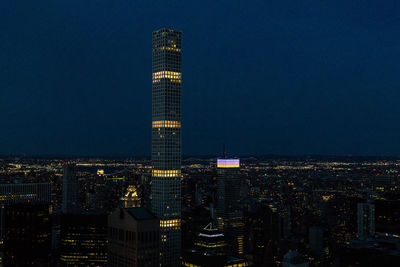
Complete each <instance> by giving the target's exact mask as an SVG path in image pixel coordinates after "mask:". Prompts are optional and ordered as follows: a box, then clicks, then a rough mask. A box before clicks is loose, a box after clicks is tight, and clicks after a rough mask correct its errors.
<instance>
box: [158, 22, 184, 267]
mask: <svg viewBox="0 0 400 267" xmlns="http://www.w3.org/2000/svg"><path fill="white" fill-rule="evenodd" d="M181 34H182V33H181V32H179V31H175V30H170V29H161V30H158V31H155V32H153V80H152V83H153V87H152V101H153V105H152V117H153V121H152V165H153V170H152V185H151V195H152V202H151V206H152V211H153V213H154V214H155V215H156V216H157V217H158V218H159V219H160V227H161V230H160V235H161V244H160V256H161V262H160V264H161V266H179V264H180V260H179V257H180V249H181V81H182V75H181V49H182V47H181Z"/></svg>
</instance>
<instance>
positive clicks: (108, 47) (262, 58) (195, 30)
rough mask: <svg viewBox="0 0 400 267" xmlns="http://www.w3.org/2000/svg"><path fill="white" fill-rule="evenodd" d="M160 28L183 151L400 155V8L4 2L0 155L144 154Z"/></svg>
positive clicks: (338, 2)
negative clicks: (176, 69) (173, 36)
mask: <svg viewBox="0 0 400 267" xmlns="http://www.w3.org/2000/svg"><path fill="white" fill-rule="evenodd" d="M250 3H251V4H250ZM164 27H171V28H173V29H177V30H182V31H183V36H182V38H183V40H182V43H183V49H182V51H183V62H182V64H183V73H182V76H183V84H182V86H183V87H182V94H183V97H182V106H183V126H182V138H183V140H182V141H183V143H182V148H183V154H184V155H212V154H214V155H215V154H220V153H221V150H222V144H223V143H225V144H226V146H227V151H228V152H229V154H231V155H304V154H320V155H399V154H400V152H399V151H400V123H399V117H400V90H399V89H400V64H399V63H400V62H399V59H400V1H398V0H385V1H376V0H334V1H333V0H274V1H256V0H252V1H215V0H214V1H165V0H164V1H149V0H143V1H133V0H112V1H111V0H85V1H83V0H63V1H61V0H47V1H32V0H18V1H16V0H2V1H0V125H1V126H0V154H1V155H10V154H12V155H19V154H26V155H85V156H139V155H150V151H151V38H152V31H154V30H157V29H159V28H164Z"/></svg>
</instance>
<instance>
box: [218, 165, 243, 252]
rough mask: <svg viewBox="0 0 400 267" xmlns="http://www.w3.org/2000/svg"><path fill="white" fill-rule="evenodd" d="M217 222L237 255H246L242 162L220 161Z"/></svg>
mask: <svg viewBox="0 0 400 267" xmlns="http://www.w3.org/2000/svg"><path fill="white" fill-rule="evenodd" d="M217 172H218V178H217V183H218V194H217V222H218V227H219V228H220V229H221V230H223V233H224V235H225V238H226V241H227V243H228V244H229V245H230V246H231V248H230V249H231V250H232V251H233V253H234V254H235V255H242V254H244V220H243V207H242V203H241V199H240V188H241V179H240V160H239V159H218V161H217Z"/></svg>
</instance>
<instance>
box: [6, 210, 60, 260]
mask: <svg viewBox="0 0 400 267" xmlns="http://www.w3.org/2000/svg"><path fill="white" fill-rule="evenodd" d="M51 212H52V210H51V206H50V205H49V204H35V203H23V204H22V203H14V204H7V205H4V206H3V208H2V219H3V220H2V234H3V235H2V238H3V239H2V244H1V250H2V251H1V252H2V254H3V263H4V266H48V264H49V262H50V256H51V222H50V215H51Z"/></svg>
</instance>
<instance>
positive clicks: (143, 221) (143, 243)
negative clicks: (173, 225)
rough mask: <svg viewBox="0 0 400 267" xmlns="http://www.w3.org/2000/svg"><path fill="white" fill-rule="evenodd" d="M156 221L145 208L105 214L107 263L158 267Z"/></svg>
mask: <svg viewBox="0 0 400 267" xmlns="http://www.w3.org/2000/svg"><path fill="white" fill-rule="evenodd" d="M159 256H160V221H159V219H157V217H155V216H154V215H153V214H152V213H151V212H149V211H148V210H147V209H145V208H126V209H125V208H120V209H119V210H116V211H115V212H113V213H112V214H110V215H109V216H108V266H110V267H112V266H115V267H117V266H118V267H142V266H143V267H159V266H160V263H159Z"/></svg>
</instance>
